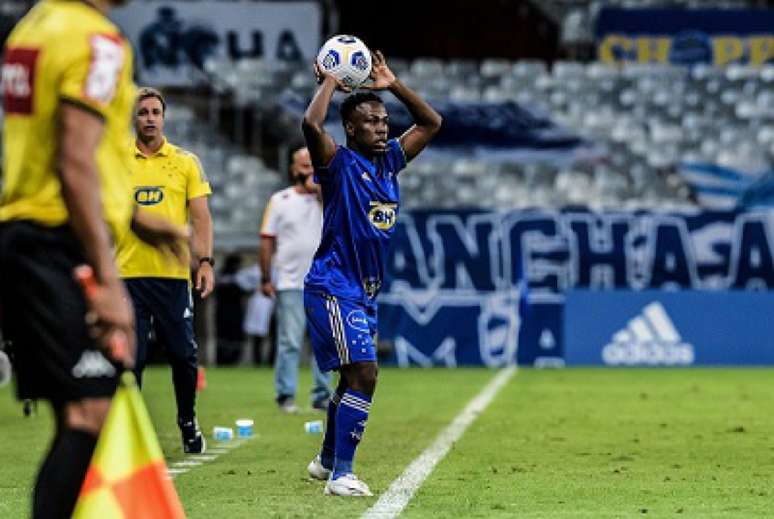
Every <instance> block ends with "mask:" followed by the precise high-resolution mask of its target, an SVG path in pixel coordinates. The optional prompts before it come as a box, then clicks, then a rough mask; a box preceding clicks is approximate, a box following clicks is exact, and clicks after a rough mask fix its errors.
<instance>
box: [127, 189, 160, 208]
mask: <svg viewBox="0 0 774 519" xmlns="http://www.w3.org/2000/svg"><path fill="white" fill-rule="evenodd" d="M161 187H162V186H142V187H138V188H136V189H135V190H134V201H135V202H137V203H138V204H140V205H156V204H159V203H161V201H162V200H164V191H163V190H162V189H161Z"/></svg>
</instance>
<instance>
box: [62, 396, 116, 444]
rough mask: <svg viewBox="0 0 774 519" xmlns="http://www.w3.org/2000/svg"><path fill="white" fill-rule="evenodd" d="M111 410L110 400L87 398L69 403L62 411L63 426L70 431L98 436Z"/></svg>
mask: <svg viewBox="0 0 774 519" xmlns="http://www.w3.org/2000/svg"><path fill="white" fill-rule="evenodd" d="M109 410H110V399H109V398H87V399H83V400H78V401H75V402H68V403H67V404H65V405H64V408H63V410H62V418H63V422H64V423H63V425H64V426H65V427H67V428H68V429H77V430H80V431H85V432H88V433H91V434H93V435H95V436H97V435H99V431H100V430H102V425H103V424H104V423H105V418H107V414H108V411H109Z"/></svg>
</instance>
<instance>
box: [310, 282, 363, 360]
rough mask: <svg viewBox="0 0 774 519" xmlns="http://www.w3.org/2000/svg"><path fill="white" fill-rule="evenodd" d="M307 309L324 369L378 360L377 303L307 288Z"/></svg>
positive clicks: (315, 346)
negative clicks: (347, 298)
mask: <svg viewBox="0 0 774 519" xmlns="http://www.w3.org/2000/svg"><path fill="white" fill-rule="evenodd" d="M304 310H305V311H306V318H307V322H308V323H309V336H310V338H311V341H312V349H313V350H314V357H315V359H316V360H317V365H318V366H319V368H320V370H321V371H331V370H337V369H339V368H340V367H341V366H346V365H347V364H354V363H356V362H376V344H375V339H376V306H366V305H363V304H362V303H358V302H353V301H346V300H343V299H338V298H337V297H335V296H332V295H329V294H323V293H320V292H311V291H309V290H304Z"/></svg>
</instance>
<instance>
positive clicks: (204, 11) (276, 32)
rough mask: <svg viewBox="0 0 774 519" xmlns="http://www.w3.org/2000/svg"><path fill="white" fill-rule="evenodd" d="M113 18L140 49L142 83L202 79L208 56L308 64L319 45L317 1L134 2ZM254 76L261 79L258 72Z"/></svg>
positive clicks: (172, 83)
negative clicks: (215, 14)
mask: <svg viewBox="0 0 774 519" xmlns="http://www.w3.org/2000/svg"><path fill="white" fill-rule="evenodd" d="M213 13H217V16H213ZM111 18H112V19H113V20H115V21H116V23H117V24H118V25H120V26H121V27H122V28H123V30H124V31H125V33H126V34H127V35H128V37H129V39H130V40H131V41H132V44H133V45H134V48H135V49H137V69H138V72H139V74H140V77H141V79H142V82H143V83H144V84H153V85H166V86H190V85H192V84H196V83H201V82H203V81H206V76H205V74H204V72H203V69H204V63H205V62H206V61H208V60H213V61H216V62H218V61H220V62H223V61H239V60H245V59H250V60H258V59H264V60H265V61H266V62H267V63H275V62H277V61H300V62H308V61H310V60H312V59H313V58H314V56H315V55H316V53H317V50H318V48H319V46H320V44H321V41H320V29H319V28H320V23H321V19H322V18H321V13H320V7H319V6H318V5H317V4H316V3H314V2H254V1H249V0H234V1H229V2H220V1H217V0H201V1H183V0H171V1H154V0H134V1H132V2H131V3H130V4H128V5H127V6H125V7H122V8H119V9H116V10H115V11H114V12H113V13H112V14H111ZM254 76H255V77H254V78H248V79H254V80H255V81H260V80H261V77H260V72H259V71H256V73H255V74H254Z"/></svg>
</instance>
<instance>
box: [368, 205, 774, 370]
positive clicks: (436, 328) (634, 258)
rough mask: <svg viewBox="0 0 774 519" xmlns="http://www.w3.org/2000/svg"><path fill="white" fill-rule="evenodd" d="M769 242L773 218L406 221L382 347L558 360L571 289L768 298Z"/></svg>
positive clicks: (383, 306)
mask: <svg viewBox="0 0 774 519" xmlns="http://www.w3.org/2000/svg"><path fill="white" fill-rule="evenodd" d="M772 240H774V215H772V213H771V212H760V213H737V212H733V211H715V212H695V213H654V212H606V213H595V212H590V211H586V210H582V209H581V210H575V209H573V210H565V211H542V210H523V211H511V212H493V211H414V212H407V213H404V214H402V215H401V217H400V219H399V221H398V224H397V226H396V231H395V235H394V238H393V243H392V252H391V255H390V258H389V259H388V265H387V275H386V279H385V283H384V286H383V289H382V294H381V295H380V309H379V333H380V338H381V340H382V341H386V342H387V343H389V344H391V345H392V354H391V357H390V360H391V361H393V362H396V363H398V364H401V365H409V364H420V365H426V366H429V365H446V366H454V365H461V364H469V365H480V364H483V365H487V366H500V365H503V364H506V363H510V362H514V361H515V360H518V362H519V363H521V364H543V365H545V364H555V363H561V362H562V361H563V358H564V343H565V338H564V329H563V325H562V323H563V312H564V303H565V294H566V293H567V292H568V291H570V290H574V289H578V288H581V289H591V290H600V291H604V290H632V291H642V290H676V289H685V290H707V291H718V290H722V291H726V290H728V289H733V290H754V291H761V290H771V289H772V288H774V252H773V250H772Z"/></svg>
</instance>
